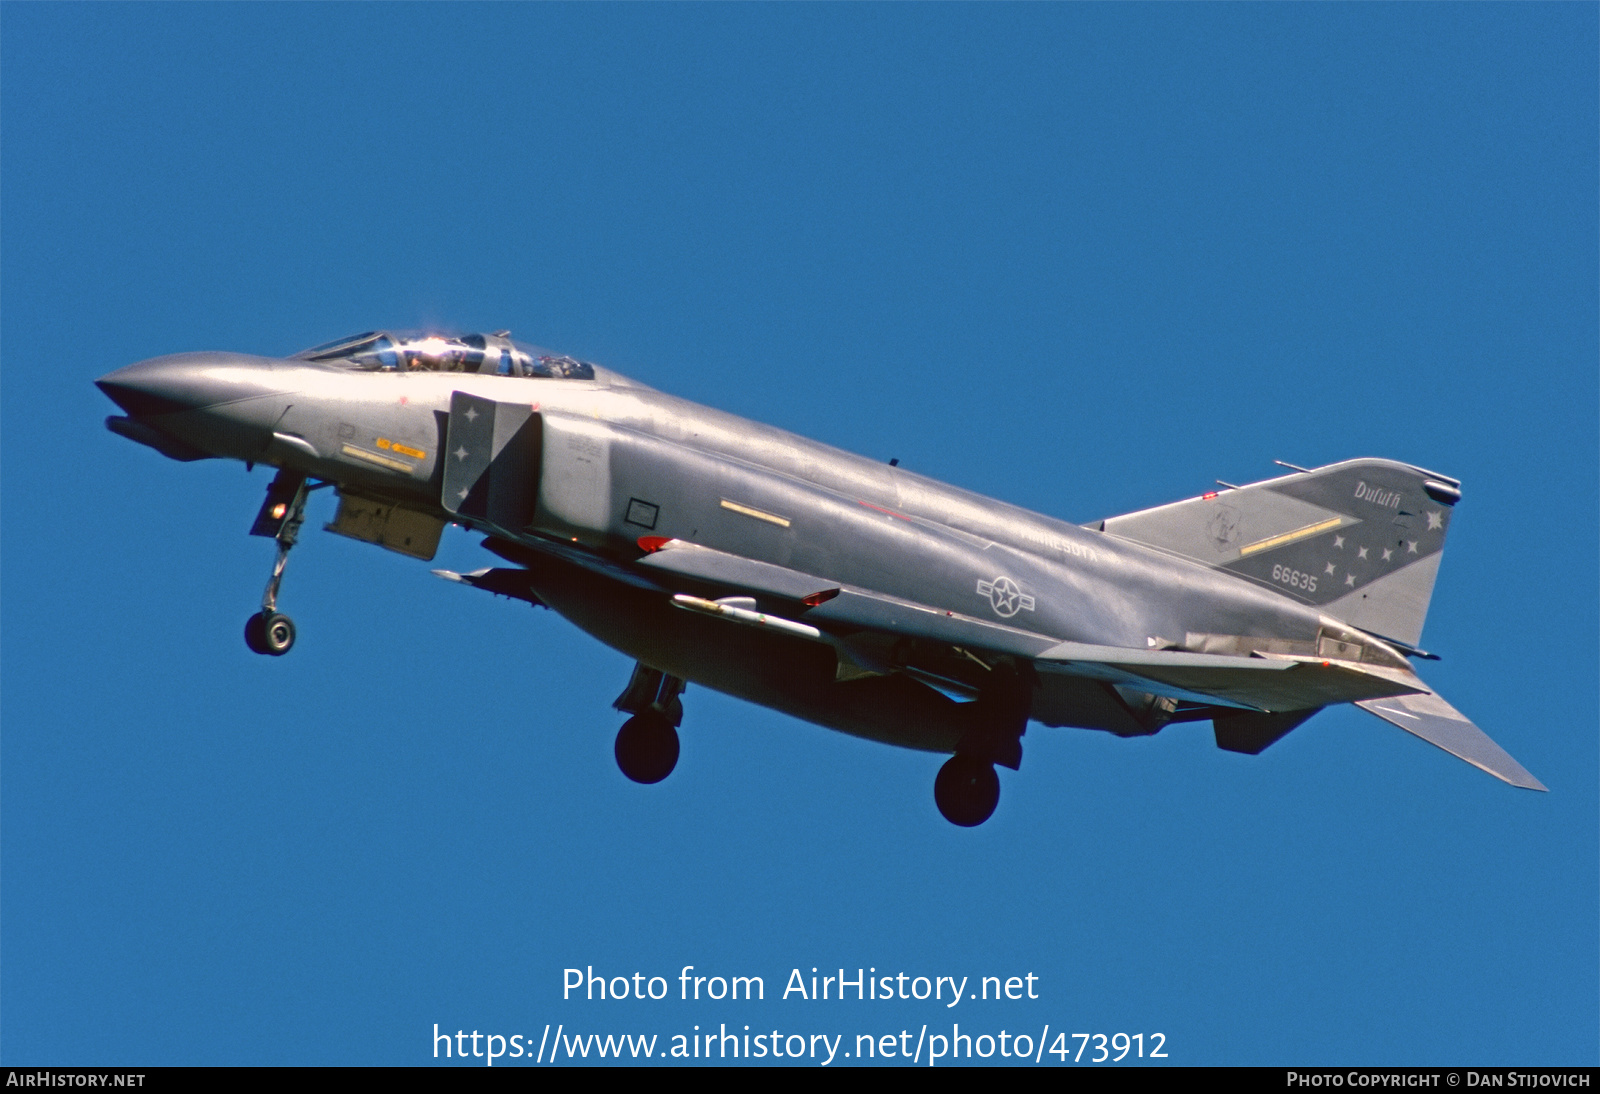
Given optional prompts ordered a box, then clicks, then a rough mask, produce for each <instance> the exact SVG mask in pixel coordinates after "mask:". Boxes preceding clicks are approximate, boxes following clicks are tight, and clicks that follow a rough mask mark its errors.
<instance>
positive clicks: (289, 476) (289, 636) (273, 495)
mask: <svg viewBox="0 0 1600 1094" xmlns="http://www.w3.org/2000/svg"><path fill="white" fill-rule="evenodd" d="M313 489H315V487H308V486H307V485H306V477H305V476H304V475H301V474H297V473H295V472H292V471H279V472H278V474H277V476H276V477H275V478H274V479H273V480H272V483H271V484H270V485H269V486H268V487H267V500H266V501H264V502H262V503H261V512H259V513H257V514H256V522H255V524H253V525H251V526H250V534H251V535H252V536H271V537H272V538H273V539H275V540H277V541H278V558H277V561H276V562H274V563H273V566H272V577H270V578H269V579H268V580H267V588H266V591H265V592H264V593H262V595H261V610H260V611H259V612H257V613H256V614H255V615H252V616H251V617H250V618H249V619H247V620H246V621H245V624H244V644H245V645H247V646H249V647H250V649H251V651H252V652H253V653H262V654H268V655H270V656H272V657H282V656H283V655H284V654H286V653H288V652H289V651H290V650H291V649H293V648H294V620H292V619H290V618H289V617H288V616H286V615H284V614H283V613H282V612H280V611H278V586H279V585H281V584H283V570H284V567H285V566H287V565H288V564H289V550H290V548H292V547H293V546H294V545H295V541H296V540H297V539H298V538H299V535H300V525H302V524H304V523H305V519H306V495H307V494H308V493H309V492H310V491H311V490H313Z"/></svg>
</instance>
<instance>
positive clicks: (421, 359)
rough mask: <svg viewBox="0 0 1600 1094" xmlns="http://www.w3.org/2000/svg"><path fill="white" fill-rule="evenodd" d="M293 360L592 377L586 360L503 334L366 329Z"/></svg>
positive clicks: (382, 368)
mask: <svg viewBox="0 0 1600 1094" xmlns="http://www.w3.org/2000/svg"><path fill="white" fill-rule="evenodd" d="M294 359H295V360H300V361H321V362H325V363H327V364H330V365H344V366H346V367H349V368H358V369H365V370H368V371H372V372H478V373H488V374H490V375H498V376H529V377H538V378H540V379H545V380H593V379H594V366H593V365H591V364H590V363H589V362H587V361H579V360H578V359H577V358H575V357H568V356H566V355H564V354H559V353H551V352H550V351H549V350H546V349H540V348H539V347H538V346H530V345H526V344H524V343H522V342H513V341H512V340H511V337H510V332H509V331H503V330H502V331H495V332H494V333H493V334H446V333H441V332H439V331H378V330H369V331H367V332H365V333H364V334H355V335H351V336H350V337H349V338H340V339H338V340H337V341H333V342H325V343H323V344H322V345H320V346H312V347H311V348H310V349H307V350H301V351H300V352H299V353H296V354H295V355H294Z"/></svg>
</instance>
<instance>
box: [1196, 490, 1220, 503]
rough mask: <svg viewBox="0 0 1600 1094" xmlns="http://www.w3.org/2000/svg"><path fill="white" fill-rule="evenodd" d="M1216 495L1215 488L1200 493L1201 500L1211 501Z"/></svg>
mask: <svg viewBox="0 0 1600 1094" xmlns="http://www.w3.org/2000/svg"><path fill="white" fill-rule="evenodd" d="M1216 496H1217V492H1216V491H1215V490H1211V491H1208V492H1207V493H1204V494H1201V495H1200V500H1201V501H1210V500H1211V499H1212V498H1214V497H1216Z"/></svg>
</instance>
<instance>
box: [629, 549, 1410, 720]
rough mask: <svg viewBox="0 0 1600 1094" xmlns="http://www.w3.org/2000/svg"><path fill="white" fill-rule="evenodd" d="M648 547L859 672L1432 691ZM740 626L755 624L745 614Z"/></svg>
mask: <svg viewBox="0 0 1600 1094" xmlns="http://www.w3.org/2000/svg"><path fill="white" fill-rule="evenodd" d="M646 546H647V547H648V548H652V551H651V553H650V554H648V555H646V556H645V557H644V558H643V559H641V560H640V562H639V566H640V567H641V568H643V569H645V570H646V571H649V572H652V573H655V574H658V575H660V576H662V577H663V578H668V577H669V576H670V577H673V578H677V579H687V580H688V581H690V582H692V583H694V584H696V585H698V586H699V587H700V589H701V591H706V592H711V593H716V592H722V593H724V594H726V593H734V594H745V595H749V596H753V597H755V598H758V599H764V600H766V601H768V604H767V605H764V606H766V607H769V608H772V609H773V610H774V612H776V613H777V615H778V616H780V617H782V616H784V614H785V613H784V612H783V607H784V605H785V604H787V605H789V606H791V607H792V608H793V609H796V610H795V611H793V612H791V613H788V617H789V618H791V619H792V620H793V621H801V620H803V622H804V624H805V625H806V626H807V627H808V628H810V629H814V630H815V631H817V632H818V633H817V636H816V637H817V640H819V641H826V642H830V643H831V644H834V645H835V646H836V647H842V650H841V652H842V654H843V655H844V656H845V657H846V658H847V659H848V660H849V661H851V662H852V663H854V664H856V665H858V666H860V665H870V664H871V662H872V660H873V658H872V656H871V649H872V645H873V639H874V638H875V637H878V636H886V637H890V638H893V639H903V640H909V641H913V642H922V643H929V644H936V645H942V646H948V647H956V648H958V649H960V650H963V651H968V652H971V653H974V654H977V655H979V656H980V657H981V656H982V655H985V654H1000V655H1005V656H1011V657H1017V658H1025V659H1027V660H1029V661H1031V662H1032V663H1033V664H1034V666H1035V668H1037V669H1038V670H1039V671H1041V672H1051V673H1059V674H1061V675H1066V676H1077V677H1082V678H1085V679H1090V680H1098V681H1102V682H1105V683H1110V684H1121V685H1126V686H1129V687H1134V688H1137V689H1138V690H1140V691H1143V692H1148V693H1150V694H1154V695H1161V696H1165V697H1168V698H1172V699H1177V700H1181V701H1185V702H1194V703H1204V704H1207V705H1216V706H1224V707H1236V708H1241V709H1244V710H1259V711H1290V710H1312V709H1316V708H1318V707H1324V706H1327V705H1329V704H1330V703H1350V702H1356V701H1358V700H1363V699H1378V698H1384V697H1389V696H1395V695H1405V694H1410V693H1414V692H1420V691H1424V690H1425V689H1426V685H1424V684H1422V683H1421V682H1420V681H1419V680H1417V679H1416V677H1415V676H1412V675H1411V674H1410V673H1404V672H1397V671H1395V670H1392V669H1391V670H1383V669H1378V668H1376V667H1374V666H1370V665H1361V664H1359V663H1356V662H1350V661H1331V660H1326V659H1318V658H1302V657H1289V656H1262V657H1238V656H1223V655H1217V654H1203V653H1189V652H1185V651H1180V650H1136V649H1125V648H1121V647H1114V646H1096V645H1087V644H1084V643H1079V642H1056V641H1055V640H1054V639H1052V638H1050V637H1048V636H1045V635H1040V634H1037V633H1035V632H1032V631H1027V630H1022V629H1020V628H1016V627H1008V626H1005V625H1003V624H1000V623H993V622H989V621H988V620H983V619H976V618H974V617H971V616H966V615H962V614H961V613H959V612H953V611H948V610H945V609H942V608H935V607H930V606H929V605H926V604H918V603H915V602H913V601H909V600H904V599H901V598H898V597H892V596H886V595H884V594H882V593H877V592H873V591H870V590H866V589H857V588H852V587H850V586H848V585H844V584H841V583H838V582H832V581H828V580H827V579H825V578H819V577H814V576H812V575H809V574H803V573H800V572H798V571H795V570H791V569H788V568H786V567H783V566H776V565H773V564H772V563H767V562H757V561H754V560H752V559H747V558H742V557H739V556H737V555H731V554H727V553H725V552H722V551H717V550H713V549H711V548H708V547H700V546H697V545H695V544H690V543H684V542H683V541H681V540H665V539H663V540H648V541H646ZM685 606H688V605H685ZM735 610H736V611H737V610H738V609H735ZM724 614H727V613H724ZM758 614H762V613H758ZM730 618H733V619H734V620H736V621H738V622H745V623H753V622H754V621H753V620H750V619H746V618H743V617H741V616H739V615H731V616H730ZM769 618H771V617H769ZM780 629H781V628H780ZM795 633H798V632H795Z"/></svg>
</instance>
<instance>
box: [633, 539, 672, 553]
mask: <svg viewBox="0 0 1600 1094" xmlns="http://www.w3.org/2000/svg"><path fill="white" fill-rule="evenodd" d="M671 542H672V537H671V536H640V537H639V550H641V551H643V552H644V553H645V554H647V555H653V554H655V553H656V552H657V551H659V550H661V548H663V547H665V546H666V545H667V544H669V543H671Z"/></svg>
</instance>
